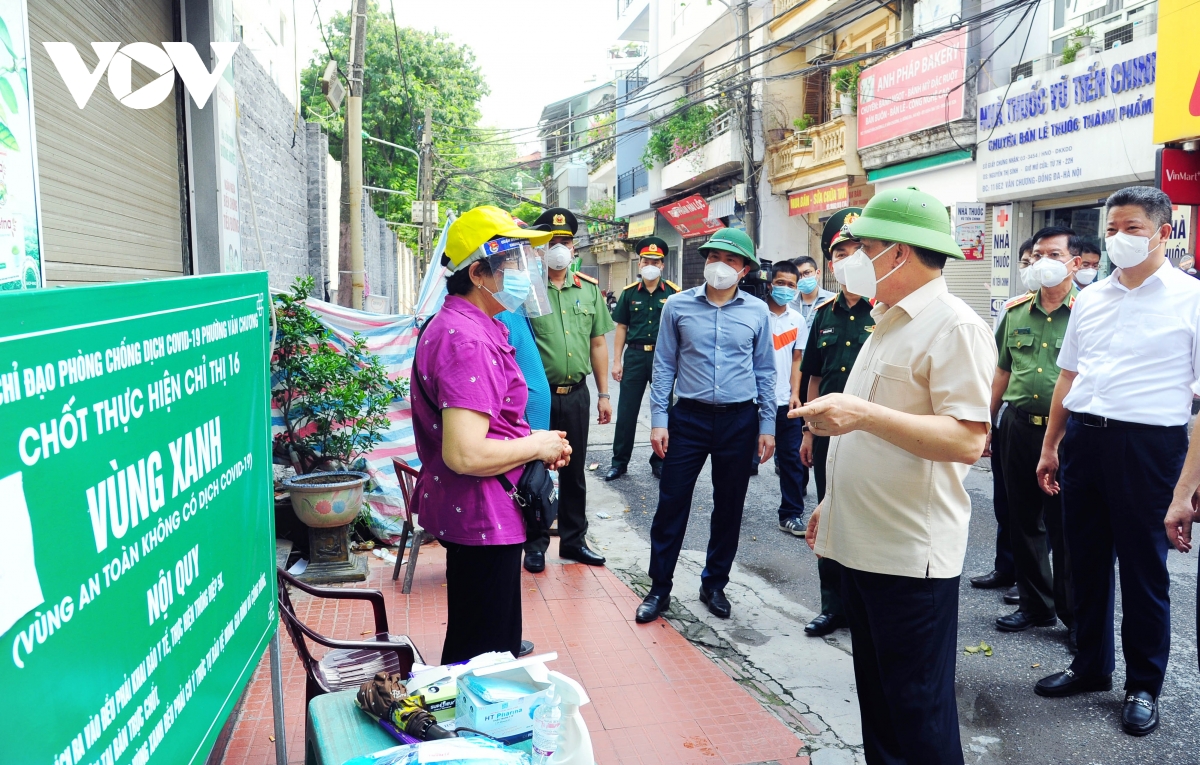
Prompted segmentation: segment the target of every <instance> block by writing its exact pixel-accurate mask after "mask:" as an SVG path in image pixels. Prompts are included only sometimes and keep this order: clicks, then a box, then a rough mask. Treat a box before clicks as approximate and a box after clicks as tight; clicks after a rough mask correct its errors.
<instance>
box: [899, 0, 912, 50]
mask: <svg viewBox="0 0 1200 765" xmlns="http://www.w3.org/2000/svg"><path fill="white" fill-rule="evenodd" d="M914 4H915V3H914V0H900V39H901V40H911V39H912V36H913V10H914V9H913V6H914Z"/></svg>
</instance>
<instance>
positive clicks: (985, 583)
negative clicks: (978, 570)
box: [971, 571, 1013, 590]
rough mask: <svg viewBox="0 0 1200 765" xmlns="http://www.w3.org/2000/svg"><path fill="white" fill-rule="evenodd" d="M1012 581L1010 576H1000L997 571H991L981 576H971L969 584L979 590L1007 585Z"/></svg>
mask: <svg viewBox="0 0 1200 765" xmlns="http://www.w3.org/2000/svg"><path fill="white" fill-rule="evenodd" d="M1012 583H1013V579H1012V577H1011V576H1010V577H1007V578H1006V577H1003V576H1000V574H999V572H996V571H991V572H989V573H987V574H984V575H983V576H973V577H971V586H972V587H975V588H978V589H980V590H994V589H997V588H998V587H1008V586H1009V585H1011V584H1012Z"/></svg>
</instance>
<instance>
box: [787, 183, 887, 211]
mask: <svg viewBox="0 0 1200 765" xmlns="http://www.w3.org/2000/svg"><path fill="white" fill-rule="evenodd" d="M874 192H875V187H874V186H873V185H871V184H869V183H856V184H854V185H850V182H849V181H848V180H846V181H837V182H836V183H826V184H824V185H822V186H817V187H815V188H811V189H804V190H802V191H789V192H788V215H789V216H791V215H807V214H809V213H823V212H829V211H831V210H840V209H842V208H843V207H862V206H863V205H865V204H866V203H867V201H868V200H869V199H870V198H871V197H872V195H873V194H874Z"/></svg>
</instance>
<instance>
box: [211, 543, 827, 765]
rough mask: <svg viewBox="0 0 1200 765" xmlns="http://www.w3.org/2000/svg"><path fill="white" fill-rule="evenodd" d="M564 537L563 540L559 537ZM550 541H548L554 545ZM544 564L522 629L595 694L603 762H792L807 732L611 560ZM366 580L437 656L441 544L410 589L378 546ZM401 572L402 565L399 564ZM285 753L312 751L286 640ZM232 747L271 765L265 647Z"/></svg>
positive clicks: (354, 617) (250, 762)
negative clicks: (646, 615) (639, 591)
mask: <svg viewBox="0 0 1200 765" xmlns="http://www.w3.org/2000/svg"><path fill="white" fill-rule="evenodd" d="M555 545H557V541H555ZM553 550H554V548H552V549H551V551H552V552H553ZM547 557H548V559H549V560H548V563H547V566H546V571H545V573H543V574H539V575H537V576H533V575H531V574H528V573H524V572H523V577H522V584H523V586H524V587H525V588H526V591H525V593H524V595H525V597H524V636H525V638H526V639H527V640H532V641H534V643H535V645H536V652H537V653H543V652H546V651H557V652H558V657H559V658H558V660H557V661H555V662H552V663H551V664H550V665H549V666H550V667H551V669H556V670H558V671H560V672H563V673H564V674H566V675H569V676H571V677H574V678H576V679H577V680H579V681H580V682H581V683H582V684H583V686H584V688H586V689H587V692H588V694H589V695H590V696H591V700H592V703H591V704H588V705H587V706H585V707H583V715H584V718H585V720H586V721H587V725H588V729H589V730H590V732H591V735H592V743H593V745H594V747H595V753H596V761H597V762H598V763H600V764H601V765H609V764H610V763H671V764H672V765H674V764H676V763H745V764H750V763H770V762H778V763H790V764H793V765H799V764H800V763H804V764H807V763H808V758H807V757H797V756H796V753H797V751H798V750H799V749H800V748H801V746H802V745H803V742H802V741H801V740H800V739H799V738H798V737H797V736H796V734H795V733H793V732H792V730H790V729H789V728H788V727H787V726H785V725H784V724H783V723H781V722H779V720H777V719H776V718H775V717H774V716H772V715H771V714H770V713H768V712H767V711H765V710H764V709H763V708H762V706H761V705H760V704H759V703H758V702H757V701H755V699H754V698H752V697H751V696H750V694H749V693H747V692H746V691H745V690H744V689H743V688H742V687H741V686H740V685H738V684H737V683H736V682H734V681H733V680H732V679H731V678H730V677H729V676H728V675H726V674H725V673H724V672H723V671H722V670H721V669H720V668H719V667H718V666H717V665H716V664H714V663H713V662H712V661H710V660H709V659H708V658H707V657H706V656H704V655H703V654H702V653H700V651H698V650H697V649H696V648H695V647H693V646H692V645H691V644H690V643H688V642H687V641H686V640H685V639H684V638H683V637H682V636H680V634H679V633H678V632H677V631H676V630H675V629H674V628H673V627H671V626H670V625H669V624H667V623H666V622H664V621H662V620H659V621H657V622H654V623H653V624H647V625H640V624H637V623H636V622H634V620H633V613H634V610H635V609H636V607H637V604H638V602H639V598H638V597H637V596H636V595H635V594H634V593H633V592H632V591H631V590H630V589H629V588H628V587H626V586H625V584H623V583H622V582H621V581H620V580H618V579H617V578H616V576H615V575H613V573H612V572H610V571H609V570H608V569H606V568H603V567H600V568H593V567H590V566H583V565H579V564H564V563H562V562H559V561H557V560H556V559H555V558H553V556H547ZM371 564H372V565H371V575H370V579H369V581H368V582H367V583H366V585H365V586H368V587H374V588H378V589H381V590H382V591H383V593H384V595H385V597H386V598H387V601H388V622H389V627H390V630H391V632H392V633H393V634H407V635H408V636H409V637H411V638H412V640H413V642H415V643H416V645H417V647H418V649H420V651H421V653H422V655H423V656H424V658H425V660H426V661H428V662H436V661H437V660H438V656H439V654H440V653H441V648H442V640H443V638H444V635H445V633H444V630H445V623H446V622H445V619H446V615H445V614H446V607H445V603H444V602H443V601H444V593H445V586H446V585H445V571H446V569H445V553H444V551H443V550H442V548H441V547H440V546H438V545H426V546H425V547H423V548H422V549H421V555H420V558H419V560H418V563H417V572H416V578H415V580H414V582H413V589H412V593H411V594H410V595H407V596H406V595H403V594H402V593H401V592H400V584H401V582H402V581H403V577H401V580H400V581H397V582H392V579H391V567H390V566H384V565H383V564H382V563H381V562H380V561H379V560H378V559H376V558H374V557H373V556H372V557H371ZM401 573H403V571H402V572H401ZM292 599H293V601H294V602H295V604H296V610H297V612H298V614H299V615H300V617H301V618H302V619H304V620H305V622H306V623H307V624H308V625H309V626H311V627H312V628H313V629H315V630H316V631H318V632H320V633H322V634H325V635H330V636H333V637H340V638H344V639H352V640H353V639H358V638H360V637H361V636H363V635H369V634H371V632H372V631H373V623H372V619H371V609H370V607H369V606H367V605H366V604H362V603H358V604H352V603H350V602H348V601H334V600H324V601H321V600H315V599H311V598H309V597H307V596H304V595H302V594H299V593H294V594H293V595H292ZM283 677H284V695H285V713H286V716H287V738H288V760H289V761H290V762H292V763H302V762H303V761H304V744H303V741H304V708H303V707H304V671H303V670H302V669H301V667H300V664H299V661H298V659H297V658H296V652H295V649H294V648H293V647H292V645H291V644H290V642H285V643H284V645H283ZM251 683H252V684H251V686H250V692H249V693H248V694H247V696H246V699H247V700H246V703H245V707H244V709H243V711H242V715H241V718H240V719H239V721H238V723H237V726H236V728H235V731H234V734H233V738H232V740H231V741H230V744H229V748H228V749H227V751H226V755H225V760H224V762H225V764H226V765H274V762H275V752H274V744H273V743H271V739H270V737H271V736H272V735H273V734H274V728H273V725H274V723H273V720H272V716H271V684H270V670H269V663H268V660H267V658H266V657H264V658H263V660H262V662H261V664H260V665H259V667H258V669H257V671H256V672H255V675H254V679H253V680H252V681H251Z"/></svg>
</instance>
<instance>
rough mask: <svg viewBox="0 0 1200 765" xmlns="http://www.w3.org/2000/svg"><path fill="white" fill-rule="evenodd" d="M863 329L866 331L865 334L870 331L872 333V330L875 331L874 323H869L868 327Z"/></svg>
mask: <svg viewBox="0 0 1200 765" xmlns="http://www.w3.org/2000/svg"><path fill="white" fill-rule="evenodd" d="M863 329H864V330H866V331H867V334H870V333H872V332H874V331H875V325H874V324H872V325H871V326H869V327H863Z"/></svg>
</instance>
